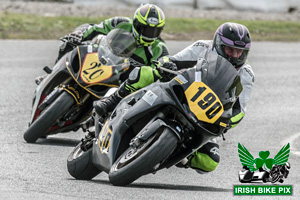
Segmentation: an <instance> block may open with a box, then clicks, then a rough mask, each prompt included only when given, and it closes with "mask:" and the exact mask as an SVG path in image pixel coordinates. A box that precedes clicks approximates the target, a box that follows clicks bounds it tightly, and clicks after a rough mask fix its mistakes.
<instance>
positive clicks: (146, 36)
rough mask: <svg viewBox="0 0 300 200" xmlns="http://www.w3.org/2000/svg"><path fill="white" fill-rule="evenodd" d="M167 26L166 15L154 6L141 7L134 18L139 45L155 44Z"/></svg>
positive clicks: (134, 30) (134, 29) (135, 34)
mask: <svg viewBox="0 0 300 200" xmlns="http://www.w3.org/2000/svg"><path fill="white" fill-rule="evenodd" d="M164 26H165V14H164V13H163V11H162V10H161V9H160V8H159V7H157V6H156V5H153V4H144V5H142V6H141V7H139V8H138V9H137V10H136V11H135V13H134V16H133V27H132V29H133V34H134V36H135V38H136V40H137V41H138V43H139V44H141V45H144V46H149V45H151V44H153V42H154V41H155V40H156V38H157V37H159V36H160V33H161V31H162V30H163V28H164Z"/></svg>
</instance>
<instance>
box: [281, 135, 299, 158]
mask: <svg viewBox="0 0 300 200" xmlns="http://www.w3.org/2000/svg"><path fill="white" fill-rule="evenodd" d="M298 137H300V133H296V134H294V135H292V136H291V137H289V138H287V139H286V140H284V141H283V142H282V143H281V144H282V145H286V144H287V143H290V147H291V153H293V154H295V155H297V156H300V151H298V150H297V149H295V148H293V142H294V141H295V140H296V139H297V138H298Z"/></svg>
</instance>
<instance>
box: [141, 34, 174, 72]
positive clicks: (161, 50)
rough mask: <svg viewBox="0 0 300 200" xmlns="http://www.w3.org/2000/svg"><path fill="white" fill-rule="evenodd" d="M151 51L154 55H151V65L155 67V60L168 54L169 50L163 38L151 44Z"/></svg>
mask: <svg viewBox="0 0 300 200" xmlns="http://www.w3.org/2000/svg"><path fill="white" fill-rule="evenodd" d="M145 48H147V47H145ZM151 51H152V57H151V56H149V57H151V58H150V63H151V64H150V66H151V67H152V68H154V69H155V64H154V63H153V61H156V60H158V59H159V58H161V57H164V56H168V55H169V50H168V47H167V45H166V43H165V42H164V41H163V40H161V39H157V41H156V42H155V43H154V44H153V45H152V46H151Z"/></svg>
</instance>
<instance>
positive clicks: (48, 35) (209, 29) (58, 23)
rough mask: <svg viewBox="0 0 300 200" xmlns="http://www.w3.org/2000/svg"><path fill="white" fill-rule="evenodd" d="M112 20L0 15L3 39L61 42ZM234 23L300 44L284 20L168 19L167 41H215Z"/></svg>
mask: <svg viewBox="0 0 300 200" xmlns="http://www.w3.org/2000/svg"><path fill="white" fill-rule="evenodd" d="M107 18H109V17H99V18H87V17H69V16H68V17H45V16H37V15H30V14H18V13H9V12H3V13H0V39H58V38H60V37H62V36H64V35H66V34H68V33H70V32H71V31H72V30H73V29H74V28H75V27H77V26H79V25H81V24H84V23H100V22H101V21H103V20H104V19H107ZM226 21H232V22H237V23H241V24H244V25H245V26H247V27H248V29H249V30H250V33H251V36H252V40H253V41H300V23H299V22H284V21H245V20H243V21H239V20H231V19H226V20H214V19H191V18H188V19H182V18H168V19H166V26H165V29H164V31H163V33H164V35H163V37H164V39H174V40H198V39H212V37H213V34H214V32H215V30H216V29H217V27H218V26H219V25H220V24H222V23H224V22H226Z"/></svg>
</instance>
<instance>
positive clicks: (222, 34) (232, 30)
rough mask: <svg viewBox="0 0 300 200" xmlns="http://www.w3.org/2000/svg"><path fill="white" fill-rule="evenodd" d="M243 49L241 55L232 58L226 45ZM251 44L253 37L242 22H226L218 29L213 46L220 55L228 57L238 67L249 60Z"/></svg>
mask: <svg viewBox="0 0 300 200" xmlns="http://www.w3.org/2000/svg"><path fill="white" fill-rule="evenodd" d="M225 46H228V47H232V48H236V49H242V50H243V52H242V54H241V56H240V57H238V58H235V57H232V58H230V57H229V56H228V55H227V54H226V53H225V50H224V47H225ZM250 46H251V37H250V33H249V30H248V29H247V28H246V27H245V26H244V25H242V24H237V23H231V22H226V23H224V24H222V25H221V26H220V27H219V28H218V29H217V31H216V33H215V35H214V39H213V48H215V49H216V51H217V52H218V54H219V55H221V56H223V57H224V58H226V59H227V60H228V61H229V62H231V64H232V65H233V66H235V67H236V68H238V67H241V66H242V65H243V64H244V63H245V62H246V60H247V56H248V52H249V50H250Z"/></svg>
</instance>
